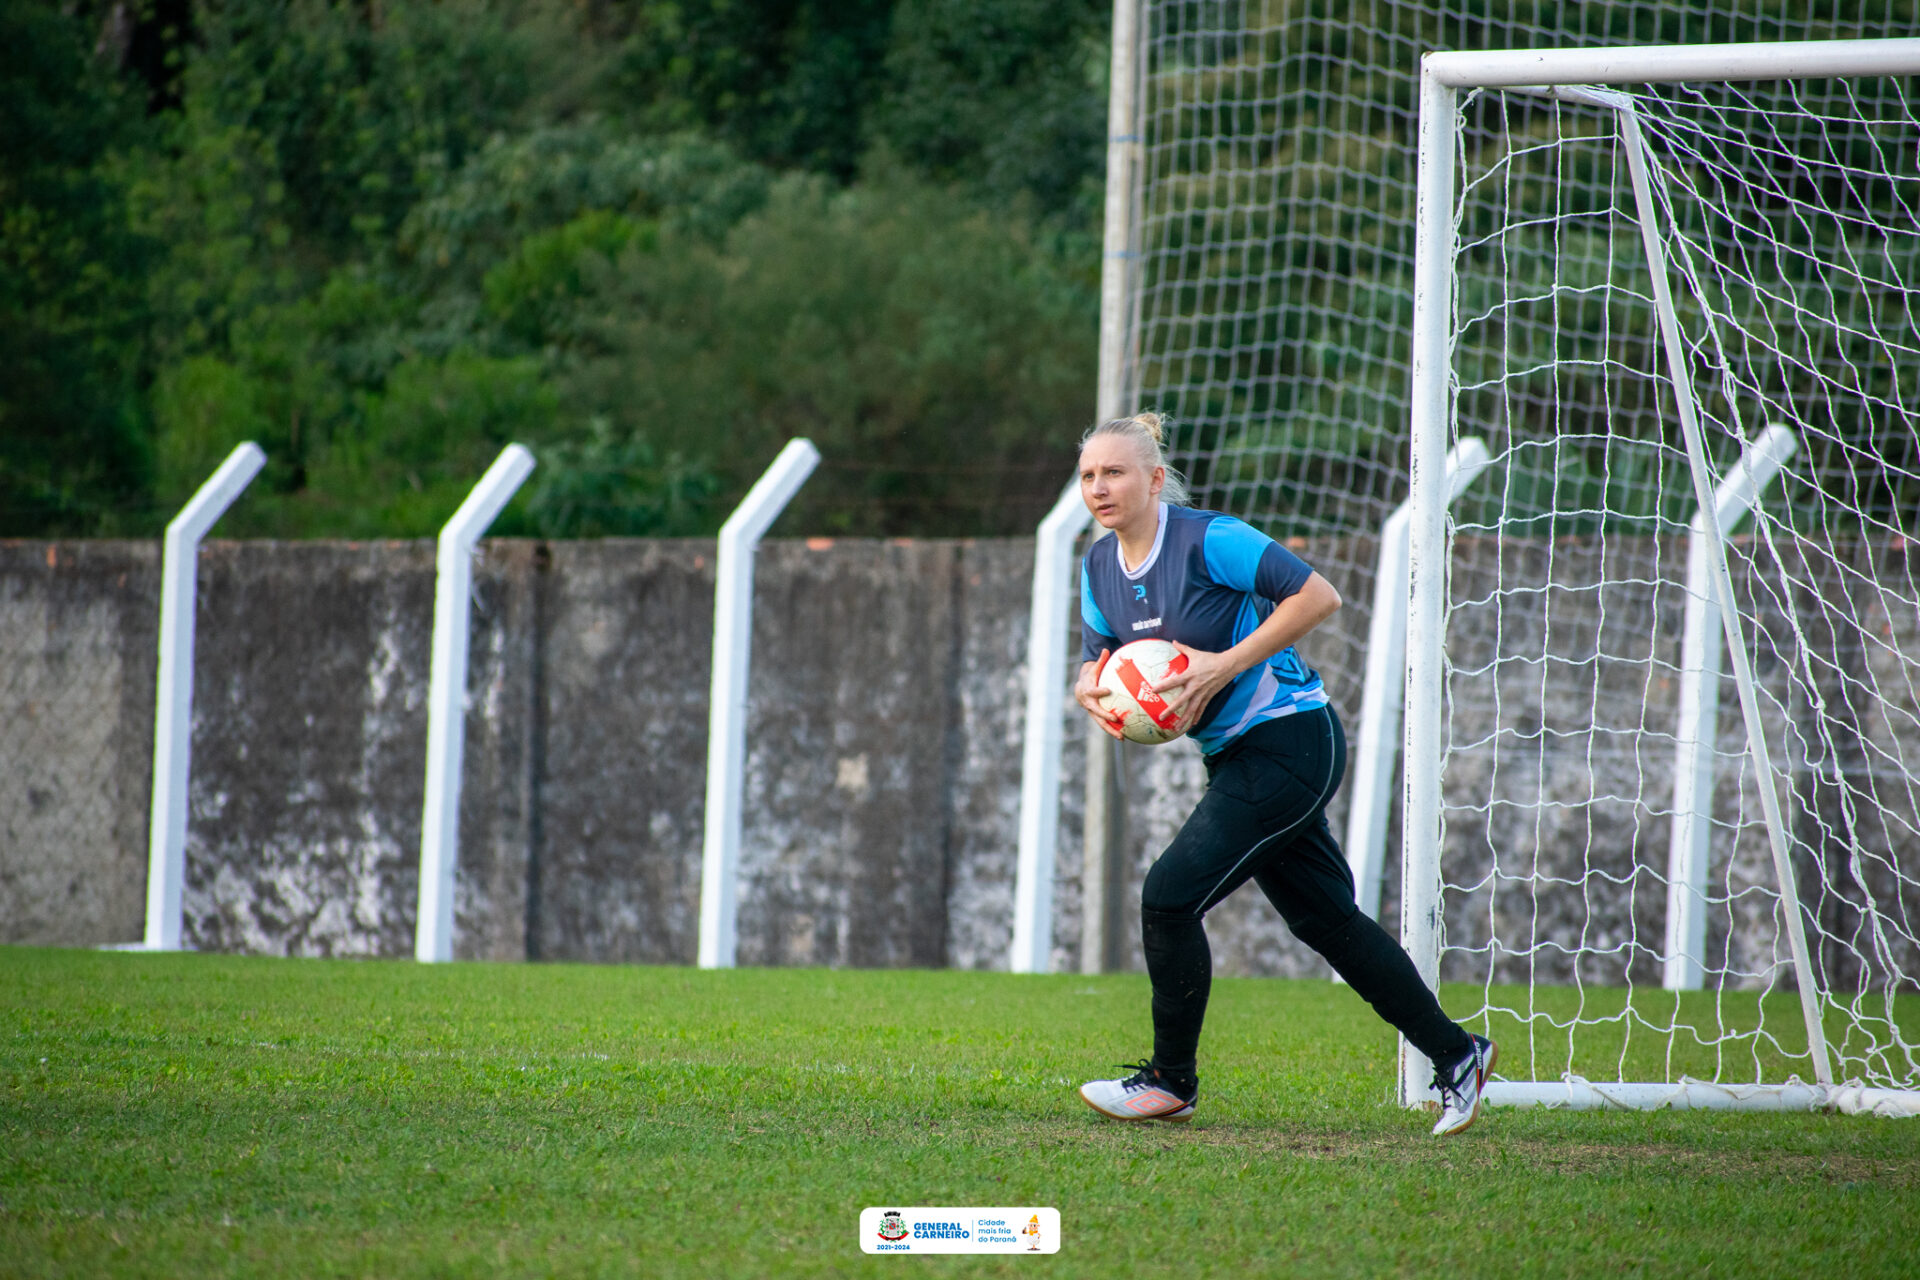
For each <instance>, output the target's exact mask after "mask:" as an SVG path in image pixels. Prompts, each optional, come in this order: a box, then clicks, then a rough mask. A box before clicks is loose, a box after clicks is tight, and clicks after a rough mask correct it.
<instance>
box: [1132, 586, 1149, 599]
mask: <svg viewBox="0 0 1920 1280" xmlns="http://www.w3.org/2000/svg"><path fill="white" fill-rule="evenodd" d="M1133 598H1134V599H1135V600H1145V599H1146V598H1147V584H1146V583H1144V582H1136V583H1134V584H1133Z"/></svg>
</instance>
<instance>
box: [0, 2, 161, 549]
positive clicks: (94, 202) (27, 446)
mask: <svg viewBox="0 0 1920 1280" xmlns="http://www.w3.org/2000/svg"><path fill="white" fill-rule="evenodd" d="M86 40H87V33H86V32H85V30H84V29H83V28H82V27H81V25H80V24H79V22H77V21H76V20H75V19H74V18H73V17H71V16H70V15H67V14H64V13H61V12H60V11H58V10H56V9H54V8H53V7H52V6H51V5H47V4H42V3H38V2H33V3H16V4H7V5H0V533H4V532H29V531H31V532H49V533H53V532H59V533H78V532H92V531H96V530H107V529H113V528H117V527H120V526H121V525H123V524H124V523H126V522H127V521H129V520H131V521H135V522H137V521H138V520H140V519H141V518H143V517H144V515H145V510H144V508H145V507H146V505H147V496H146V495H147V492H148V482H149V467H150V458H149V448H148V440H149V434H148V429H147V421H146V413H145V409H144V405H143V402H142V393H143V391H144V386H143V384H144V381H145V377H146V371H147V364H146V344H145V337H146V322H147V317H146V310H145V305H144V300H143V292H144V280H145V276H146V273H147V270H148V264H149V261H150V258H151V246H150V245H149V244H148V243H147V242H145V241H144V240H143V239H142V238H141V237H140V236H138V235H136V234H134V233H133V232H132V231H131V230H130V228H129V226H128V223H127V218H126V199H125V191H124V187H123V185H122V183H121V182H120V180H119V179H118V177H117V176H116V174H115V172H114V166H113V164H112V153H113V151H114V149H115V148H116V147H122V146H127V145H132V144H133V143H134V142H135V141H136V140H137V138H138V136H139V129H140V114H141V113H140V111H139V106H138V103H137V102H135V101H133V100H132V99H131V98H130V96H129V95H128V94H127V93H125V92H124V91H122V90H121V88H120V87H119V86H117V85H115V84H114V83H113V82H112V81H111V80H110V79H109V78H107V76H105V75H104V74H103V73H102V70H101V68H100V67H99V66H98V64H97V63H96V62H95V61H94V60H93V59H92V58H91V57H90V56H89V52H88V47H87V44H86Z"/></svg>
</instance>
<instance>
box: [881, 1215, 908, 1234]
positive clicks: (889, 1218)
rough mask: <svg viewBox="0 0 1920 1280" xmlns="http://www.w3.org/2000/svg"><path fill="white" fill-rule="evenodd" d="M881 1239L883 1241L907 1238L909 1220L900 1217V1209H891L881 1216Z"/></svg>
mask: <svg viewBox="0 0 1920 1280" xmlns="http://www.w3.org/2000/svg"><path fill="white" fill-rule="evenodd" d="M880 1238H881V1239H882V1240H905V1239H906V1238H907V1220H906V1219H905V1218H903V1217H901V1216H900V1211H899V1210H898V1209H889V1210H887V1211H886V1212H885V1213H883V1214H881V1215H880Z"/></svg>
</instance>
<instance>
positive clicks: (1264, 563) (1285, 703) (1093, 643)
mask: <svg viewBox="0 0 1920 1280" xmlns="http://www.w3.org/2000/svg"><path fill="white" fill-rule="evenodd" d="M1312 576H1313V570H1312V569H1310V568H1308V567H1307V564H1306V562H1305V561H1303V560H1301V559H1300V557H1299V556H1296V555H1294V554H1293V553H1292V552H1291V551H1288V550H1287V549H1286V548H1285V547H1283V546H1281V545H1280V544H1279V543H1277V542H1275V541H1274V540H1273V539H1272V538H1269V537H1268V536H1267V535H1266V534H1264V533H1261V532H1260V531H1259V530H1258V529H1255V528H1253V527H1252V526H1251V525H1248V524H1246V523H1245V522H1244V521H1240V520H1236V519H1234V518H1233V517H1232V516H1229V515H1223V514H1221V513H1220V512H1218V511H1195V510H1192V509H1191V508H1188V507H1170V506H1168V505H1167V504H1165V503H1161V504H1160V531H1159V533H1158V534H1156V535H1155V537H1154V540H1153V550H1152V551H1150V552H1148V553H1147V558H1146V561H1145V562H1144V563H1143V564H1141V565H1140V567H1139V568H1137V569H1131V570H1130V569H1128V568H1127V566H1126V564H1125V562H1124V561H1123V560H1122V558H1121V555H1120V538H1119V535H1117V534H1113V533H1109V534H1107V535H1106V536H1105V537H1104V538H1101V539H1099V540H1098V541H1096V542H1095V543H1094V544H1093V546H1092V547H1091V548H1089V549H1088V551H1087V558H1086V560H1085V561H1083V562H1082V563H1081V565H1080V654H1081V660H1082V661H1084V662H1092V661H1093V660H1094V659H1095V658H1098V657H1099V656H1100V651H1101V650H1102V649H1107V650H1114V649H1118V648H1119V647H1120V646H1121V645H1123V644H1126V643H1129V642H1131V641H1134V640H1146V639H1159V640H1178V641H1179V642H1180V643H1181V644H1184V645H1188V646H1190V647H1192V648H1195V649H1204V650H1206V651H1207V652H1209V653H1224V652H1225V651H1226V650H1228V649H1231V648H1233V646H1234V645H1236V644H1239V643H1240V642H1241V641H1242V640H1244V639H1246V638H1247V637H1248V636H1249V635H1252V634H1253V631H1254V628H1256V627H1258V626H1259V625H1260V624H1261V623H1262V622H1265V621H1266V620H1267V615H1268V614H1270V613H1272V612H1273V606H1274V605H1276V604H1278V603H1279V602H1280V601H1282V600H1285V599H1286V598H1287V597H1288V596H1291V595H1293V594H1294V593H1295V592H1297V591H1299V590H1300V588H1301V587H1303V586H1305V585H1306V583H1307V579H1308V578H1310V577H1312ZM1325 705H1327V690H1326V686H1324V685H1323V684H1321V683H1320V675H1319V673H1318V672H1316V671H1312V670H1310V669H1309V668H1308V667H1307V665H1306V664H1305V663H1303V662H1301V661H1300V655H1299V654H1298V653H1295V652H1294V651H1293V649H1292V648H1291V647H1289V648H1286V649H1283V650H1281V651H1280V652H1279V653H1276V654H1275V655H1273V657H1271V658H1269V659H1268V660H1267V661H1266V662H1265V663H1264V664H1262V665H1259V666H1255V667H1251V668H1249V669H1248V670H1246V671H1243V672H1241V673H1240V674H1239V675H1238V676H1236V677H1235V678H1234V680H1233V683H1231V684H1229V685H1228V686H1227V687H1226V688H1224V689H1222V690H1221V691H1220V692H1219V693H1217V694H1215V695H1214V698H1213V701H1212V702H1210V703H1208V704H1207V707H1206V710H1204V711H1203V712H1201V715H1200V719H1199V720H1198V721H1197V722H1195V724H1194V727H1193V728H1192V729H1191V730H1189V731H1188V735H1187V736H1189V737H1191V738H1193V739H1194V740H1195V741H1197V742H1198V743H1199V744H1200V749H1201V750H1202V751H1205V752H1213V751H1218V750H1219V749H1220V748H1221V747H1223V746H1225V745H1226V744H1227V743H1228V742H1230V741H1231V740H1233V739H1234V738H1236V737H1238V736H1239V735H1241V734H1243V733H1245V732H1246V731H1247V730H1248V729H1251V728H1252V727H1253V726H1254V725H1256V724H1259V723H1260V722H1261V721H1263V720H1275V719H1278V718H1279V717H1281V716H1288V715H1292V714H1294V713H1295V712H1297V711H1307V710H1310V709H1312V708H1314V707H1324V706H1325Z"/></svg>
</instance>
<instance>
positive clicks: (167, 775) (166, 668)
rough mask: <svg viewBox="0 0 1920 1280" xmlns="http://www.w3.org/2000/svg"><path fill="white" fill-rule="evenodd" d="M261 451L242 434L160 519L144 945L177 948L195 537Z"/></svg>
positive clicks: (255, 471)
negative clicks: (176, 508) (174, 511)
mask: <svg viewBox="0 0 1920 1280" xmlns="http://www.w3.org/2000/svg"><path fill="white" fill-rule="evenodd" d="M266 465H267V455H266V453H265V452H264V451H263V450H262V449H261V448H260V446H259V445H257V444H255V443H253V442H252V441H251V440H249V441H248V442H247V443H245V444H243V445H241V446H240V447H239V448H237V449H235V450H234V451H233V452H232V453H230V454H228V455H227V460H226V461H225V462H223V463H221V464H220V469H219V470H218V471H215V472H214V473H213V475H212V476H211V477H210V478H209V479H208V480H207V482H206V483H205V484H203V485H201V486H200V489H199V491H198V492H197V493H195V494H194V495H193V498H192V499H191V500H190V501H189V502H188V503H187V505H186V506H184V507H182V508H181V509H180V514H179V515H177V516H175V517H174V518H173V521H172V522H171V523H170V524H168V525H167V534H166V550H165V554H164V558H163V563H162V566H161V570H160V670H159V673H158V680H157V685H158V690H157V695H156V697H155V700H154V717H153V809H152V816H151V818H150V820H149V822H148V825H147V932H146V940H145V942H144V944H143V945H144V946H145V947H146V948H147V949H148V950H150V951H177V950H179V949H180V891H181V886H182V884H183V882H184V881H185V879H186V866H187V775H188V758H189V756H190V754H191V751H192V745H193V610H194V601H195V599H196V596H197V592H196V587H197V585H198V577H199V572H198V571H199V564H200V539H202V538H204V537H206V535H207V530H209V529H211V528H213V525H214V522H215V521H216V520H218V519H219V518H220V517H221V516H222V515H224V514H225V513H226V510H227V508H228V507H230V506H232V505H233V501H234V499H236V498H238V497H239V496H240V494H241V491H242V490H244V489H245V488H246V487H247V485H248V484H250V483H252V481H253V478H254V477H255V476H257V475H259V474H260V468H261V467H264V466H266Z"/></svg>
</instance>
